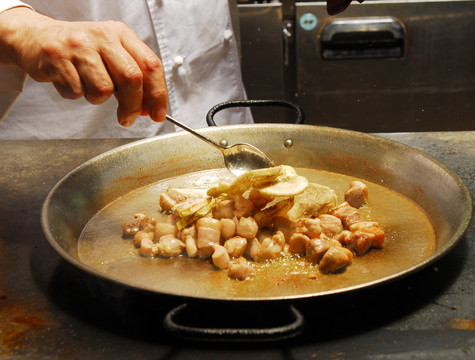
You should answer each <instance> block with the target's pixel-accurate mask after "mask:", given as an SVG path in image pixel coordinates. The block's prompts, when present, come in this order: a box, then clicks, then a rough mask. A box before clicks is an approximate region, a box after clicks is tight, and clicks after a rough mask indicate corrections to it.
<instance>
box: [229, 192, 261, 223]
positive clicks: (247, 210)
mask: <svg viewBox="0 0 475 360" xmlns="http://www.w3.org/2000/svg"><path fill="white" fill-rule="evenodd" d="M255 210H256V208H255V206H254V203H253V202H252V201H251V200H249V199H246V198H244V197H242V196H239V197H238V198H237V199H236V200H235V201H234V215H235V216H236V217H237V218H238V219H239V218H240V217H250V216H252V215H254V211H255Z"/></svg>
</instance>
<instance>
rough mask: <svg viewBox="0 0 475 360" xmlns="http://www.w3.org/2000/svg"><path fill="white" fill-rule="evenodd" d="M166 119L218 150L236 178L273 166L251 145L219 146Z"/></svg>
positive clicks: (193, 131)
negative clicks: (251, 171)
mask: <svg viewBox="0 0 475 360" xmlns="http://www.w3.org/2000/svg"><path fill="white" fill-rule="evenodd" d="M166 117H167V120H169V121H171V122H172V123H173V124H175V125H177V126H179V127H181V128H182V129H184V130H186V131H188V132H189V133H191V134H193V135H195V136H197V137H199V138H200V139H201V140H203V141H206V142H207V143H208V144H210V145H212V146H214V147H215V148H217V149H219V150H220V151H221V152H222V153H223V156H224V164H225V165H226V167H227V168H228V170H229V171H230V172H231V173H232V174H234V175H236V176H239V175H241V174H243V173H245V172H248V171H250V170H255V169H262V168H268V167H273V166H275V164H274V162H273V161H272V160H270V159H269V158H268V157H267V155H266V154H264V153H263V152H262V151H261V150H259V149H258V148H256V147H255V146H253V145H251V144H246V143H239V144H234V145H229V146H226V145H221V144H218V143H216V142H214V141H213V140H211V139H209V138H207V137H206V136H203V135H201V134H200V133H198V132H196V131H195V130H193V129H192V128H190V127H188V126H187V125H185V124H183V123H182V122H180V121H178V120H177V119H175V118H174V117H172V116H170V115H167V116H166Z"/></svg>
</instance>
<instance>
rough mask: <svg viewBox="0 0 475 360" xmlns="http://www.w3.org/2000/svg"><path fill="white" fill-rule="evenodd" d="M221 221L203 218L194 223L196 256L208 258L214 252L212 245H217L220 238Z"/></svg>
mask: <svg viewBox="0 0 475 360" xmlns="http://www.w3.org/2000/svg"><path fill="white" fill-rule="evenodd" d="M221 226H222V224H221V221H219V220H216V219H213V218H211V217H204V218H201V219H199V220H198V221H197V222H196V232H197V244H198V256H199V257H201V258H208V257H210V256H211V255H212V254H213V252H214V250H213V246H212V245H213V244H219V240H220V238H221Z"/></svg>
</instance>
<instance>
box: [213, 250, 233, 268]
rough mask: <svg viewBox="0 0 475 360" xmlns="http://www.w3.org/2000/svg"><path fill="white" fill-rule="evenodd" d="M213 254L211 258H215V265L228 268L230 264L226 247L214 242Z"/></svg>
mask: <svg viewBox="0 0 475 360" xmlns="http://www.w3.org/2000/svg"><path fill="white" fill-rule="evenodd" d="M213 250H214V252H213V255H211V260H213V265H214V266H216V267H217V268H218V269H227V268H228V266H229V264H230V262H231V261H230V259H229V254H228V252H227V251H226V249H225V248H224V246H221V245H219V244H213Z"/></svg>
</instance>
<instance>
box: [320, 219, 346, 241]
mask: <svg viewBox="0 0 475 360" xmlns="http://www.w3.org/2000/svg"><path fill="white" fill-rule="evenodd" d="M318 219H319V220H320V228H321V230H322V233H324V234H325V235H326V236H328V237H329V238H331V237H333V236H335V235H338V234H339V233H341V232H342V231H343V224H342V222H341V220H340V219H339V218H337V217H336V216H333V215H328V214H322V215H320V216H319V217H318Z"/></svg>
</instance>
